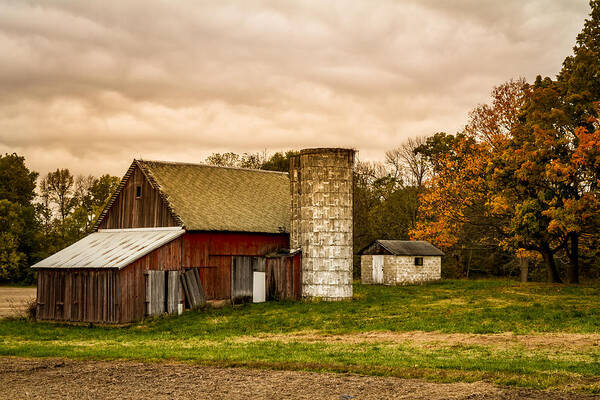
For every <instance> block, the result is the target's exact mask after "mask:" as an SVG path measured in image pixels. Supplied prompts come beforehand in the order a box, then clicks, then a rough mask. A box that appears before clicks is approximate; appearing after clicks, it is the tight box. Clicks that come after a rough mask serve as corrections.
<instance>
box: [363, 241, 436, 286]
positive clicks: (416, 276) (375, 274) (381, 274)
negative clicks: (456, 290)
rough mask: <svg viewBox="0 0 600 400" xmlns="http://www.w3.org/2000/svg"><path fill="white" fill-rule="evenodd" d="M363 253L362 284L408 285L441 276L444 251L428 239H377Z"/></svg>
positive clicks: (433, 279)
mask: <svg viewBox="0 0 600 400" xmlns="http://www.w3.org/2000/svg"><path fill="white" fill-rule="evenodd" d="M360 255H361V258H360V262H361V265H360V271H361V272H360V273H361V281H362V283H363V284H383V285H406V284H411V283H423V282H429V281H435V280H439V279H441V277H442V256H443V255H444V253H443V252H442V251H441V250H440V249H438V248H437V247H435V246H433V245H432V244H431V243H429V242H426V241H418V240H376V241H374V242H373V243H371V244H370V245H368V246H367V247H365V248H364V249H362V250H361V251H360Z"/></svg>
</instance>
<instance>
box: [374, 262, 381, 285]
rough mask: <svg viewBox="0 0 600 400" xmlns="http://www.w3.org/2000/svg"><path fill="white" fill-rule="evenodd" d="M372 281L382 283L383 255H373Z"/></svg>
mask: <svg viewBox="0 0 600 400" xmlns="http://www.w3.org/2000/svg"><path fill="white" fill-rule="evenodd" d="M373 283H383V256H373Z"/></svg>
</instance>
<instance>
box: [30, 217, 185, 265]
mask: <svg viewBox="0 0 600 400" xmlns="http://www.w3.org/2000/svg"><path fill="white" fill-rule="evenodd" d="M184 233H185V230H184V229H182V228H181V227H168V228H133V229H99V230H98V231H97V232H94V233H91V234H89V235H88V236H86V237H84V238H83V239H81V240H79V241H78V242H75V243H73V244H72V245H70V246H69V247H66V248H64V249H62V250H61V251H59V252H57V253H54V254H53V255H51V256H50V257H48V258H45V259H43V260H42V261H40V262H38V263H37V264H35V265H32V266H31V268H35V269H38V268H40V269H41V268H101V269H123V268H125V267H126V266H128V265H129V264H131V263H132V262H134V261H136V260H138V259H140V258H141V257H143V256H145V255H146V254H148V253H150V252H151V251H153V250H156V249H158V248H159V247H161V246H163V245H165V244H167V243H169V242H170V241H172V240H174V239H176V238H178V237H180V236H181V235H183V234H184Z"/></svg>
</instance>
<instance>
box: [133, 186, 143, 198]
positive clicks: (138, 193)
mask: <svg viewBox="0 0 600 400" xmlns="http://www.w3.org/2000/svg"><path fill="white" fill-rule="evenodd" d="M140 197H142V187H141V186H136V187H135V198H136V199H139V198H140Z"/></svg>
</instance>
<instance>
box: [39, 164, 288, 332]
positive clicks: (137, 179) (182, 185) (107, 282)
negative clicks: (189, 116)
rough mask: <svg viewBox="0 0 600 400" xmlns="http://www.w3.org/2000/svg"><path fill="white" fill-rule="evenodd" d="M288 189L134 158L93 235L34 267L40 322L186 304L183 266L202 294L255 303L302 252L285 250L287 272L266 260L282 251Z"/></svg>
mask: <svg viewBox="0 0 600 400" xmlns="http://www.w3.org/2000/svg"><path fill="white" fill-rule="evenodd" d="M289 188H290V183H289V177H288V174H287V173H279V172H271V171H261V170H251V169H242V168H228V167H215V166H209V165H203V164H191V163H175V162H161V161H142V160H134V161H133V163H132V164H131V166H130V168H129V169H128V171H127V173H126V174H125V176H124V177H123V179H122V180H121V183H120V185H119V187H118V189H117V191H116V192H115V193H114V195H113V196H112V197H111V199H110V200H109V202H108V204H107V206H106V208H105V209H104V210H103V211H102V213H101V215H100V216H99V218H98V222H97V223H96V226H95V232H94V233H92V234H90V235H89V236H87V237H85V238H83V239H82V240H80V241H79V242H77V243H75V244H73V245H71V246H69V247H67V248H66V249H63V250H61V251H60V252H58V253H56V254H54V255H52V256H50V257H48V258H47V259H45V260H43V261H41V262H40V263H38V264H36V265H34V266H33V268H35V269H37V270H38V296H37V301H38V316H39V318H40V319H47V320H66V321H85V322H102V323H126V322H131V321H136V320H140V319H142V318H143V317H144V316H146V315H153V314H156V313H160V312H175V311H176V310H177V307H175V306H174V304H175V303H179V304H181V305H182V306H184V305H186V304H187V302H186V299H185V294H184V293H183V291H182V288H181V286H180V284H179V283H178V276H179V275H178V274H180V273H183V272H185V271H188V270H190V269H195V270H196V271H197V273H198V274H197V275H198V276H199V280H200V282H201V285H202V287H203V291H204V295H205V297H206V299H207V300H230V301H234V302H240V301H251V300H254V299H255V296H254V290H255V288H258V289H256V290H261V289H260V288H261V287H263V288H264V289H262V290H265V291H266V290H267V288H268V287H269V284H268V282H267V279H277V282H276V283H275V286H276V287H280V288H283V287H288V286H289V285H290V284H291V285H292V286H293V285H296V284H297V283H296V282H299V278H298V277H297V276H296V275H297V274H300V270H299V267H298V268H297V270H296V269H294V266H295V265H299V263H298V261H294V257H296V258H297V257H300V256H299V255H294V256H289V255H288V256H284V257H283V258H282V260H283V261H282V262H283V264H282V265H284V267H283V268H284V269H285V268H290V271H292V272H291V273H287V272H285V271H283V272H281V271H280V272H281V273H278V274H276V275H275V274H274V273H271V274H270V275H269V271H272V270H273V267H269V265H273V264H272V262H269V261H268V260H267V258H266V256H267V255H268V254H271V253H273V252H276V251H277V250H278V249H287V248H288V247H289V225H290V201H291V200H290V189H289ZM167 238H168V240H167ZM287 258H289V261H286V260H287ZM269 268H271V269H269ZM161 271H162V272H161ZM169 271H170V272H169ZM278 271H279V270H278ZM272 276H276V278H268V277H272ZM255 277H258V278H257V279H264V280H265V281H264V282H255V281H254V279H255ZM287 279H290V280H292V279H295V280H294V281H293V282H291V281H290V282H291V283H290V282H287V281H283V280H287ZM260 283H262V285H261V284H260ZM161 288H162V289H161ZM163 289H164V290H163ZM161 293H162V294H161ZM169 293H170V295H169ZM296 295H297V297H296ZM260 297H261V296H258V297H257V298H260ZM264 297H266V293H265V296H264ZM283 297H285V298H293V297H295V298H299V290H298V291H295V290H292V291H291V292H285V295H284V296H283Z"/></svg>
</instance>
